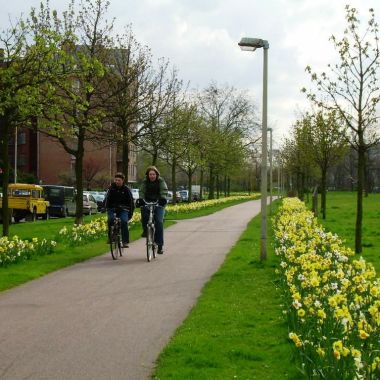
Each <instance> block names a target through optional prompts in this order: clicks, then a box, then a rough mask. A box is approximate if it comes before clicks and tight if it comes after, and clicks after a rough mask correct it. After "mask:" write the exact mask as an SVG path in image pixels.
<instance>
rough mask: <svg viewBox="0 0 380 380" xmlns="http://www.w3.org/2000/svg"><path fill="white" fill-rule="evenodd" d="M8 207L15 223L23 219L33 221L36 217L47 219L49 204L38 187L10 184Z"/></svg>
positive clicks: (26, 184)
mask: <svg viewBox="0 0 380 380" xmlns="http://www.w3.org/2000/svg"><path fill="white" fill-rule="evenodd" d="M0 207H1V203H0ZM8 207H9V209H10V213H11V215H12V216H13V218H14V221H15V222H16V223H17V222H19V221H20V220H21V219H23V218H25V219H26V220H31V221H35V220H36V219H37V218H38V217H41V218H42V219H48V218H49V209H48V207H49V202H48V201H45V199H44V198H43V188H42V187H41V186H39V185H32V184H28V183H10V184H9V186H8Z"/></svg>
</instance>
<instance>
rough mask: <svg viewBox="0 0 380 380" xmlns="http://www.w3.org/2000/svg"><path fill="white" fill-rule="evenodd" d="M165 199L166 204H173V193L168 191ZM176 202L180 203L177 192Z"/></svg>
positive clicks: (180, 199)
mask: <svg viewBox="0 0 380 380" xmlns="http://www.w3.org/2000/svg"><path fill="white" fill-rule="evenodd" d="M166 199H167V200H168V203H173V202H174V199H173V192H172V191H171V190H169V191H168V195H167V197H166ZM176 201H177V203H179V202H181V201H182V198H181V194H180V193H179V191H176Z"/></svg>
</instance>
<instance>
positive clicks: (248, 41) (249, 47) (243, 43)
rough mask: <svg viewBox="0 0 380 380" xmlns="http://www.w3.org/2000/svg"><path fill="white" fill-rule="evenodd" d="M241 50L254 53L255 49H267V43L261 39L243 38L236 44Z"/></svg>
mask: <svg viewBox="0 0 380 380" xmlns="http://www.w3.org/2000/svg"><path fill="white" fill-rule="evenodd" d="M238 45H239V46H240V49H241V50H245V51H255V50H256V49H257V48H264V49H268V48H269V43H268V41H266V40H262V39H261V38H249V37H243V38H242V39H241V40H240V42H239V43H238Z"/></svg>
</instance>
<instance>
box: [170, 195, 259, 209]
mask: <svg viewBox="0 0 380 380" xmlns="http://www.w3.org/2000/svg"><path fill="white" fill-rule="evenodd" d="M259 197H260V194H253V195H236V196H232V197H226V198H219V199H210V200H207V201H201V202H191V203H179V204H176V205H168V206H167V207H166V211H167V212H168V213H171V214H177V213H183V212H185V213H186V212H192V211H196V210H201V209H203V208H207V207H210V206H215V205H218V204H223V203H228V202H233V201H241V200H252V199H257V198H259Z"/></svg>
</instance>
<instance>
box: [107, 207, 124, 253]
mask: <svg viewBox="0 0 380 380" xmlns="http://www.w3.org/2000/svg"><path fill="white" fill-rule="evenodd" d="M109 242H110V247H111V256H112V258H113V259H114V260H117V259H118V257H119V256H120V257H122V256H123V247H122V243H121V219H120V218H119V217H118V216H117V215H116V212H115V218H114V221H113V223H112V226H111V230H110V231H109Z"/></svg>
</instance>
